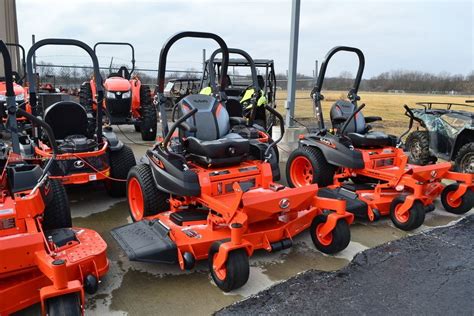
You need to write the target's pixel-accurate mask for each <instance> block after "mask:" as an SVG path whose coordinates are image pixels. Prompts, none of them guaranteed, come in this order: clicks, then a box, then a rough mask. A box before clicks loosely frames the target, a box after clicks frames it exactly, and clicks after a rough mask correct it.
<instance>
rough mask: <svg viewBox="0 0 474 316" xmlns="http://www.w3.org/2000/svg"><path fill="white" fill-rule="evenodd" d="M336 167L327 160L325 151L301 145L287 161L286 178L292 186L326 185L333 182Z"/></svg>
mask: <svg viewBox="0 0 474 316" xmlns="http://www.w3.org/2000/svg"><path fill="white" fill-rule="evenodd" d="M335 172H336V167H335V166H333V165H331V164H330V163H328V162H327V160H326V158H325V157H324V155H323V153H322V152H321V151H320V150H319V149H318V148H314V147H309V146H303V147H299V148H298V149H296V150H295V151H293V152H292V153H291V154H290V157H289V158H288V162H287V163H286V180H287V182H288V185H289V186H290V187H292V188H295V187H301V186H304V185H309V184H313V183H317V184H318V185H319V186H320V187H325V186H328V185H330V184H332V183H333V179H334V174H335Z"/></svg>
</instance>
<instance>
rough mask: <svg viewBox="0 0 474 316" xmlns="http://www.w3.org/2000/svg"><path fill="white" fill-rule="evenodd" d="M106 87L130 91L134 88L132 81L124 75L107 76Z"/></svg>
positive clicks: (106, 88)
mask: <svg viewBox="0 0 474 316" xmlns="http://www.w3.org/2000/svg"><path fill="white" fill-rule="evenodd" d="M104 87H105V90H107V91H129V90H130V89H131V88H132V86H131V84H130V82H129V81H128V80H127V79H124V78H122V77H111V78H107V80H105V83H104Z"/></svg>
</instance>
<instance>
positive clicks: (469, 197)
mask: <svg viewBox="0 0 474 316" xmlns="http://www.w3.org/2000/svg"><path fill="white" fill-rule="evenodd" d="M458 187H459V184H457V183H453V184H450V185H448V186H447V187H445V188H444V189H443V192H441V203H442V204H443V207H444V209H445V210H446V212H449V213H453V214H458V215H460V214H464V213H466V212H468V211H470V210H471V209H472V208H473V207H474V192H473V191H471V190H470V189H469V188H468V189H467V191H466V193H464V195H463V196H462V197H461V198H459V199H457V200H455V201H451V199H450V195H451V194H453V193H454V191H456V190H457V189H458Z"/></svg>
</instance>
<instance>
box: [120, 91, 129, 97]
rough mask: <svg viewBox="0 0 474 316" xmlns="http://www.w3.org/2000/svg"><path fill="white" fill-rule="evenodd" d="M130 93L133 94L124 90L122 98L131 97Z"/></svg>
mask: <svg viewBox="0 0 474 316" xmlns="http://www.w3.org/2000/svg"><path fill="white" fill-rule="evenodd" d="M130 95H131V93H130V91H127V92H124V93H123V94H122V99H127V98H130Z"/></svg>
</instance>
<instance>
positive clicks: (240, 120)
mask: <svg viewBox="0 0 474 316" xmlns="http://www.w3.org/2000/svg"><path fill="white" fill-rule="evenodd" d="M229 121H230V125H246V124H247V119H246V118H245V117H237V116H231V117H229Z"/></svg>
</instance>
